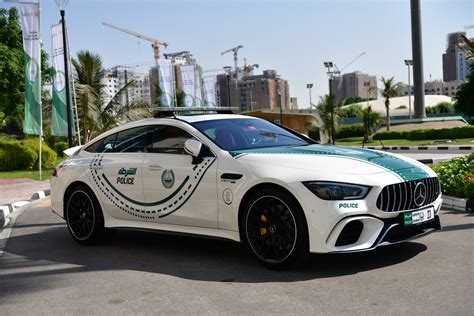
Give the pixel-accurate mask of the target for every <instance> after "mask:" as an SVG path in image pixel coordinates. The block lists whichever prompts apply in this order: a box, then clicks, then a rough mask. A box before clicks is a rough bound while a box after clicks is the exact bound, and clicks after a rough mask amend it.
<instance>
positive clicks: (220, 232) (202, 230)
mask: <svg viewBox="0 0 474 316" xmlns="http://www.w3.org/2000/svg"><path fill="white" fill-rule="evenodd" d="M105 227H107V228H130V229H145V230H150V231H160V232H170V233H178V234H186V235H199V236H203V237H214V238H222V239H230V240H233V241H238V242H240V241H241V240H240V234H239V232H238V231H233V230H224V229H217V228H207V227H195V226H182V225H172V224H160V223H149V222H135V221H129V220H123V219H116V218H108V219H106V221H105Z"/></svg>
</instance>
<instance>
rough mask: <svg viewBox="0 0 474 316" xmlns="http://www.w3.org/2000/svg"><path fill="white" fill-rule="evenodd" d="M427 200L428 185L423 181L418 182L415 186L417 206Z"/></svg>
mask: <svg viewBox="0 0 474 316" xmlns="http://www.w3.org/2000/svg"><path fill="white" fill-rule="evenodd" d="M425 200H426V186H425V184H424V183H423V182H418V183H417V184H416V186H415V197H414V201H415V204H416V206H422V205H423V203H425Z"/></svg>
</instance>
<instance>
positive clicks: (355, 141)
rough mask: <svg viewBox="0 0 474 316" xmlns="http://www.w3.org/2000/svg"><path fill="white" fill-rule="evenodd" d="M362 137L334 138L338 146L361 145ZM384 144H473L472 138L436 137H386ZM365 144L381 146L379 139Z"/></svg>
mask: <svg viewBox="0 0 474 316" xmlns="http://www.w3.org/2000/svg"><path fill="white" fill-rule="evenodd" d="M363 139H364V138H363V137H350V138H345V139H341V140H336V145H340V146H362V140H363ZM382 143H383V145H384V146H422V145H445V146H447V145H472V146H474V139H472V138H464V139H455V140H448V139H437V140H408V139H387V140H382ZM365 145H366V146H382V144H381V143H380V141H378V140H374V141H371V142H368V143H366V144H365Z"/></svg>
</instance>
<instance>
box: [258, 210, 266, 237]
mask: <svg viewBox="0 0 474 316" xmlns="http://www.w3.org/2000/svg"><path fill="white" fill-rule="evenodd" d="M260 220H261V221H262V222H264V223H266V222H267V217H266V216H265V215H263V214H262V215H261V216H260ZM266 233H267V228H266V227H260V235H262V236H263V235H265V234H266Z"/></svg>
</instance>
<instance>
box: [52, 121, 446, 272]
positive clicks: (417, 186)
mask: <svg viewBox="0 0 474 316" xmlns="http://www.w3.org/2000/svg"><path fill="white" fill-rule="evenodd" d="M167 115H169V117H163V116H166V115H163V114H162V115H161V116H162V117H160V118H153V119H146V120H142V121H138V122H133V123H130V124H126V125H123V126H120V127H117V128H115V129H113V130H110V131H108V132H106V133H104V134H102V135H100V136H98V137H97V138H96V139H94V140H93V141H91V142H90V143H88V144H87V145H85V146H83V147H82V148H81V149H79V150H78V151H77V152H76V153H74V154H73V155H72V156H70V157H69V158H68V159H67V160H66V161H64V162H63V163H61V164H60V165H59V166H58V167H57V168H56V171H55V172H54V176H53V177H52V179H51V191H52V198H51V199H52V206H53V211H54V212H55V213H57V214H59V215H61V216H62V217H64V219H65V220H66V221H67V226H68V228H69V231H70V233H71V235H72V237H73V238H74V239H75V240H76V241H78V242H79V243H81V244H92V243H96V242H98V241H99V240H100V238H101V237H102V235H103V233H104V231H105V230H106V229H107V228H118V227H130V228H141V229H151V230H160V231H170V232H180V233H189V234H197V235H206V236H214V237H221V238H227V239H232V240H235V241H242V242H244V243H246V244H247V245H248V246H249V248H250V250H251V251H252V252H253V253H254V254H255V256H256V257H257V258H258V260H259V261H261V262H262V263H264V264H265V265H267V266H269V267H273V268H283V267H288V266H290V265H293V264H295V263H302V262H304V261H305V258H307V257H308V254H309V253H310V252H312V253H329V252H330V253H340V252H352V251H364V250H370V249H373V248H376V247H377V246H380V245H387V244H393V243H398V242H402V241H406V240H410V239H413V238H416V237H420V236H422V235H425V234H427V233H430V232H432V231H434V230H436V229H439V228H440V221H439V217H438V215H437V214H438V211H439V209H440V207H441V203H442V198H441V191H440V185H439V181H438V178H437V176H436V174H435V173H434V172H433V171H432V170H431V169H430V168H428V167H426V166H424V165H423V164H420V163H418V162H417V161H414V160H412V159H409V158H406V157H402V156H397V155H393V154H389V153H385V152H378V151H373V150H365V149H360V148H350V147H336V146H323V145H319V144H316V143H315V142H313V141H312V140H311V139H309V138H307V137H305V136H302V135H300V134H299V133H296V132H294V131H291V130H289V129H286V128H284V127H280V126H277V125H275V124H272V123H269V122H267V121H264V120H261V119H257V118H252V117H248V116H242V115H234V114H202V115H182V116H174V114H173V113H168V114H167Z"/></svg>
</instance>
